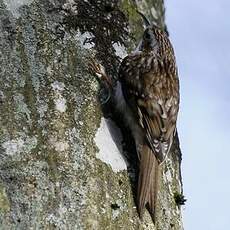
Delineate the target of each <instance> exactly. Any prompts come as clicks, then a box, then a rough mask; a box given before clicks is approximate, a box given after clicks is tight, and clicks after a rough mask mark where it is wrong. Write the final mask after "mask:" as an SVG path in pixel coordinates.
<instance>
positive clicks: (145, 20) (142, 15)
mask: <svg viewBox="0 0 230 230" xmlns="http://www.w3.org/2000/svg"><path fill="white" fill-rule="evenodd" d="M137 13H138V14H140V15H141V17H142V19H143V21H144V23H145V26H146V27H148V26H151V23H150V22H149V20H148V19H147V18H146V17H145V15H144V14H142V13H141V12H140V11H138V10H137Z"/></svg>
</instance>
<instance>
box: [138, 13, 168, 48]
mask: <svg viewBox="0 0 230 230" xmlns="http://www.w3.org/2000/svg"><path fill="white" fill-rule="evenodd" d="M137 13H138V14H140V15H141V17H142V19H143V21H144V27H145V31H144V34H143V37H142V41H141V44H140V45H139V49H140V50H143V51H153V50H156V51H157V48H158V45H159V42H161V41H160V39H161V35H162V33H165V32H164V31H163V30H162V29H160V27H158V26H157V25H156V24H153V23H150V22H149V20H148V19H147V18H146V17H145V15H144V14H142V13H141V12H139V11H137Z"/></svg>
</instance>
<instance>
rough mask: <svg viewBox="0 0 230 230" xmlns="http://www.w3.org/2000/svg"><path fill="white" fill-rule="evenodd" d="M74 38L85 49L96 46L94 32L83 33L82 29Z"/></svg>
mask: <svg viewBox="0 0 230 230" xmlns="http://www.w3.org/2000/svg"><path fill="white" fill-rule="evenodd" d="M74 38H75V40H76V41H78V42H79V43H80V45H81V46H82V47H83V48H85V49H90V48H93V47H94V46H95V44H94V43H93V42H92V39H93V38H94V35H93V34H92V33H89V32H85V33H83V34H82V33H81V32H80V31H78V32H77V34H76V35H75V37H74Z"/></svg>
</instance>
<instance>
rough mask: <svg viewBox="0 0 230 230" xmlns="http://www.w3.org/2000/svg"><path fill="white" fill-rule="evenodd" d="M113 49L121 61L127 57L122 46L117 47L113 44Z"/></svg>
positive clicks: (116, 44)
mask: <svg viewBox="0 0 230 230" xmlns="http://www.w3.org/2000/svg"><path fill="white" fill-rule="evenodd" d="M113 48H114V49H115V51H116V55H117V56H118V57H120V58H121V59H123V58H124V57H126V56H127V55H128V54H127V52H126V49H125V47H124V46H123V45H119V44H118V43H114V44H113Z"/></svg>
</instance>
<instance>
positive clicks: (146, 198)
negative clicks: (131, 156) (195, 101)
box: [90, 12, 179, 222]
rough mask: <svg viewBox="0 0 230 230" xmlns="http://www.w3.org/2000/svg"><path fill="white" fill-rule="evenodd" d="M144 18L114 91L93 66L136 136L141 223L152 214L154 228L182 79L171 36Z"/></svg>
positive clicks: (95, 65)
mask: <svg viewBox="0 0 230 230" xmlns="http://www.w3.org/2000/svg"><path fill="white" fill-rule="evenodd" d="M138 13H139V12H138ZM139 14H140V15H141V16H142V18H143V20H144V22H145V31H144V33H143V36H142V39H141V41H140V42H139V44H138V46H137V48H136V50H135V51H133V52H132V53H130V54H129V55H128V56H126V57H125V58H124V59H123V61H122V62H121V65H120V67H119V74H118V81H117V82H116V84H115V86H113V84H112V81H111V78H110V77H109V76H108V75H107V74H106V70H105V69H104V67H103V66H102V65H101V64H98V63H97V62H96V61H94V60H92V61H91V63H90V69H91V70H92V71H93V72H94V73H95V74H96V75H97V77H98V79H100V81H102V82H104V84H103V85H104V86H105V87H107V89H108V90H109V92H110V93H109V97H113V101H114V103H115V107H116V109H117V111H118V112H119V113H120V114H122V119H123V120H124V123H125V124H127V126H128V128H129V129H130V131H131V133H132V135H133V138H134V140H135V145H136V151H137V154H138V167H139V173H138V185H137V200H136V203H137V209H138V213H139V216H140V218H141V219H142V217H143V214H144V211H145V208H147V210H148V211H149V213H150V215H151V217H152V219H153V221H154V222H155V215H156V212H157V209H156V202H157V193H158V184H159V180H160V177H159V172H160V169H161V166H162V164H164V162H165V159H166V158H167V155H168V153H169V152H170V148H171V146H172V142H173V139H174V136H175V134H176V122H177V115H178V110H179V79H178V71H177V66H176V60H175V55H174V50H173V47H172V44H171V42H170V40H169V37H168V33H167V32H165V31H164V30H162V29H161V28H159V27H158V26H156V25H153V24H151V23H150V22H149V21H148V20H147V19H146V17H145V16H144V15H143V14H142V13H139Z"/></svg>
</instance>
